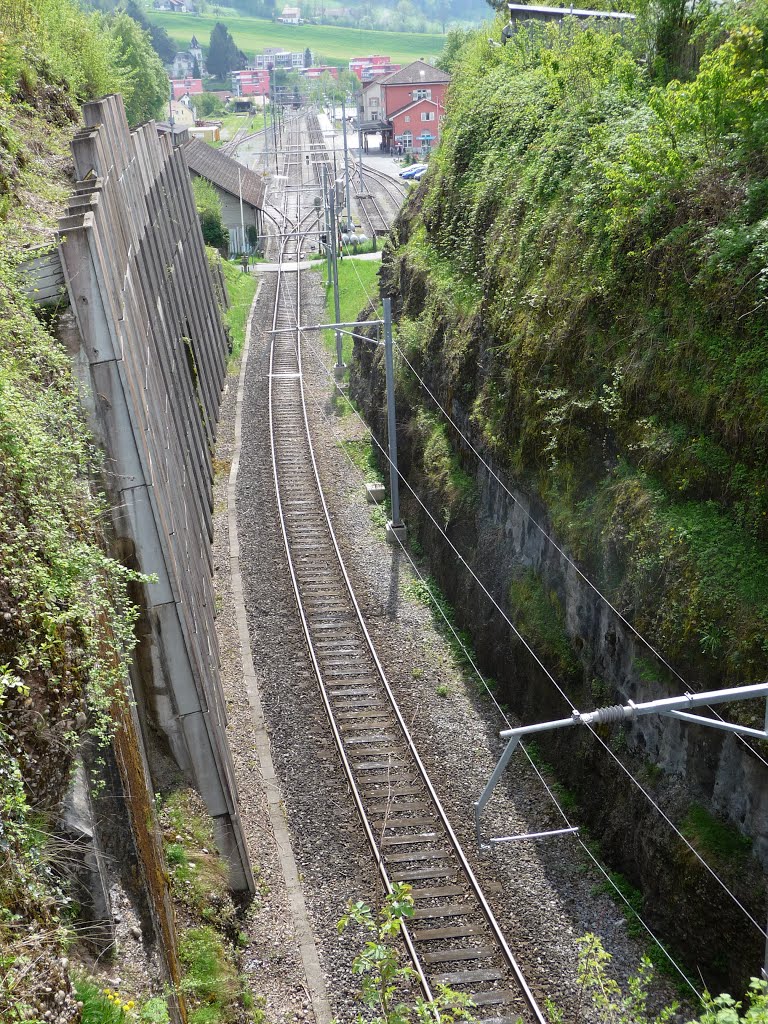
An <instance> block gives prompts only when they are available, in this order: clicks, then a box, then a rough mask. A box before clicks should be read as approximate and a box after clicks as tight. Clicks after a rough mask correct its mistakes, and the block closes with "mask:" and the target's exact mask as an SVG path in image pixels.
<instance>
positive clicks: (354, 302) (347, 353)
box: [312, 257, 379, 365]
mask: <svg viewBox="0 0 768 1024" xmlns="http://www.w3.org/2000/svg"><path fill="white" fill-rule="evenodd" d="M312 269H313V271H315V272H316V273H320V272H323V273H324V269H323V267H322V266H320V267H313V268H312ZM378 274H379V264H378V263H377V262H376V261H375V260H356V259H354V257H346V258H345V259H343V260H339V305H340V308H341V323H353V322H354V321H356V320H357V318H358V315H359V314H360V312H361V310H365V309H368V306H369V304H370V303H371V302H374V303H377V304H378V302H379V281H378ZM325 312H326V316H327V317H328V320H327V321H326V322H327V323H335V322H336V312H335V307H334V301H333V285H332V284H330V283H328V284H327V285H326V289H325ZM368 312H370V310H368ZM377 315H378V314H377ZM366 318H367V314H366ZM323 334H324V340H325V345H326V348H327V349H328V351H329V352H333V353H334V354H335V352H336V337H335V332H334V331H324V332H323ZM353 340H354V339H353V338H351V337H350V335H349V334H343V335H342V353H343V360H344V362H345V363H346V364H347V365H349V362H350V359H351V358H352V344H353Z"/></svg>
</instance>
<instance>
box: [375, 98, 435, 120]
mask: <svg viewBox="0 0 768 1024" xmlns="http://www.w3.org/2000/svg"><path fill="white" fill-rule="evenodd" d="M422 105H431V106H433V107H437V106H438V104H437V102H436V101H435V100H428V99H426V98H424V99H423V100H411V101H410V102H409V103H406V104H405V106H403V107H398V108H397V110H393V111H392V113H391V114H389V115H388V118H387V119H388V120H389V121H392V120H394V118H396V117H399V116H400V114H404V113H405V112H406V110H411V108H412V107H420V106H422Z"/></svg>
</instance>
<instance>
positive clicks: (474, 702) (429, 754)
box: [215, 273, 673, 1021]
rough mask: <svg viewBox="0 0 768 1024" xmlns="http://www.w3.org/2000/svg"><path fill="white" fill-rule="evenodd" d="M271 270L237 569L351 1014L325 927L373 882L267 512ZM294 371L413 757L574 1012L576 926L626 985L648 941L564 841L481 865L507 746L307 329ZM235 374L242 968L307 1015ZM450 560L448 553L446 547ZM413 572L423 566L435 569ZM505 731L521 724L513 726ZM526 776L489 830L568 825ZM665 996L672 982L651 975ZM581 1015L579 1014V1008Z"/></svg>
mask: <svg viewBox="0 0 768 1024" xmlns="http://www.w3.org/2000/svg"><path fill="white" fill-rule="evenodd" d="M303 280H304V293H303V295H304V307H305V308H304V312H303V319H304V321H305V322H311V319H312V317H314V318H315V322H317V321H318V320H320V318H321V317H323V316H324V315H325V313H324V296H323V289H322V286H321V278H320V275H319V274H313V273H305V274H304V275H303ZM274 282H275V275H272V274H269V275H264V281H263V284H262V287H261V290H260V294H259V297H258V300H257V305H256V309H255V315H254V319H253V331H252V334H251V339H250V356H249V360H248V365H247V367H246V372H245V377H244V384H245V386H244V393H243V412H242V445H241V449H240V453H239V455H240V467H239V475H238V485H237V507H236V511H237V524H238V533H239V542H240V551H239V563H240V571H241V574H242V581H243V592H244V598H245V604H246V609H247V615H248V628H249V633H250V641H251V653H252V656H253V663H254V667H255V673H256V683H257V685H258V688H259V692H260V696H261V702H262V704H263V708H264V713H265V718H266V725H267V729H268V731H269V735H270V739H271V748H272V759H273V761H274V766H275V771H276V774H277V779H278V781H279V786H280V791H281V797H282V800H283V801H284V807H285V815H286V819H287V822H288V827H289V831H290V835H291V840H292V845H293V850H294V854H295V858H296V862H297V865H298V870H299V875H300V879H301V882H302V885H303V891H304V899H305V901H306V907H307V912H308V915H309V920H310V922H311V925H312V928H313V931H314V934H315V939H316V943H317V947H318V952H319V956H320V962H321V965H322V970H323V973H324V975H325V979H326V982H327V987H328V995H329V999H330V1003H331V1009H332V1012H333V1014H334V1015H335V1016H336V1017H338V1018H339V1019H340V1020H341V1021H349V1020H352V1019H353V1018H354V1017H355V1016H356V1014H357V1013H358V1012H359V1010H360V1004H359V1003H358V1002H357V1001H356V998H355V993H356V992H357V991H358V990H359V980H358V979H355V978H353V976H352V973H351V970H350V964H351V961H352V958H353V957H354V954H355V952H356V951H357V948H358V944H359V937H358V938H353V937H352V936H350V935H347V934H342V935H341V936H339V935H338V933H337V929H336V922H337V921H338V919H339V917H340V916H341V915H342V913H343V912H344V909H345V907H346V904H347V902H348V901H349V900H350V899H366V900H368V901H373V902H376V901H377V900H378V899H380V896H381V893H380V889H379V884H378V878H377V873H376V870H375V866H374V864H373V860H372V857H371V854H370V851H369V850H368V848H367V845H366V844H365V841H364V838H363V834H362V830H361V828H360V826H359V822H358V819H357V817H356V813H355V810H354V807H353V803H352V799H351V797H350V795H349V792H348V787H347V784H346V780H345V778H344V776H343V773H342V770H341V767H340V763H339V760H338V757H337V754H336V751H335V747H334V745H333V741H332V739H331V738H330V735H329V734H328V730H327V722H326V718H325V712H324V709H323V706H322V703H321V700H320V696H319V692H318V688H317V683H316V681H315V679H314V676H313V673H312V669H311V665H310V662H309V658H308V655H307V653H306V649H305V644H304V639H303V635H302V633H301V629H300V625H299V622H298V617H297V615H296V607H295V600H294V597H293V592H292V589H291V584H290V576H289V573H288V569H287V563H286V557H285V551H284V548H283V540H282V535H281V533H280V528H279V524H278V520H277V510H276V502H275V496H274V480H273V475H272V464H271V455H270V439H269V418H268V405H267V400H268V359H269V335H268V334H267V333H266V332H267V331H268V330H269V328H270V327H271V310H272V303H273V301H274V287H275V284H274ZM304 344H305V349H304V352H305V355H304V376H305V387H306V394H307V403H308V410H309V417H310V424H311V430H312V435H313V440H314V445H315V452H316V456H317V459H318V463H319V466H320V472H321V477H322V481H323V486H324V490H325V494H326V498H327V501H328V504H329V507H330V509H331V514H332V517H333V519H334V524H335V527H336V532H337V537H338V539H339V542H340V545H341V547H342V551H343V554H344V557H345V560H346V564H347V568H348V571H349V572H350V575H351V578H352V581H353V585H354V587H355V589H356V593H357V597H358V600H359V602H360V604H361V607H362V608H363V610H364V613H365V615H366V619H367V623H368V628H369V630H370V632H371V635H372V638H373V640H374V643H375V644H376V647H377V650H378V653H379V656H380V658H381V661H382V663H383V665H384V668H385V671H386V673H387V675H388V677H389V680H390V683H391V685H392V687H393V689H394V692H395V694H396V696H397V697H398V700H399V701H400V703H401V709H402V711H403V714H404V717H405V718H406V721H407V723H408V726H409V728H410V729H411V731H412V734H413V736H414V738H415V740H416V743H417V746H418V749H419V752H420V755H421V757H422V759H423V761H424V763H425V765H426V767H427V770H428V772H429V774H430V777H431V779H432V782H433V784H434V786H435V788H436V790H437V792H438V795H439V796H440V798H441V800H442V801H443V804H444V806H445V808H446V809H447V811H448V814H449V817H450V819H451V822H452V825H453V827H454V829H455V831H456V832H457V835H458V837H459V839H460V841H461V842H462V844H463V846H464V849H465V852H467V853H468V855H469V856H470V860H471V862H472V864H473V867H474V868H475V870H476V871H477V874H478V877H479V878H480V879H481V881H482V883H483V886H484V889H485V892H486V896H487V897H488V899H489V901H490V902H491V905H492V907H493V909H494V911H495V913H496V914H497V916H498V918H499V920H500V922H501V923H502V925H503V927H504V930H505V932H506V935H507V938H508V941H509V943H510V946H511V948H512V950H513V952H514V954H515V955H516V957H517V958H518V960H519V962H520V963H521V965H522V967H523V970H524V973H525V975H526V977H527V979H528V982H529V984H530V986H531V987H532V989H533V990H534V992H535V993H536V994H537V996H538V997H539V998H540V1000H541V1002H542V1004H543V1002H544V999H545V997H549V998H550V999H552V1001H553V1002H554V1003H555V1004H556V1005H557V1006H559V1007H561V1008H562V1009H563V1010H564V1013H565V1017H564V1019H565V1020H574V1019H577V1017H576V1014H577V1005H578V1003H579V998H580V993H579V984H578V981H577V973H576V964H577V947H576V942H575V940H576V937H577V936H580V935H583V934H584V933H586V932H588V931H592V932H595V933H597V934H599V935H600V936H601V938H602V940H603V942H604V944H605V946H606V948H607V949H608V950H610V952H611V953H612V954H613V957H614V959H613V963H612V969H614V970H615V973H616V975H617V976H618V977H619V978H620V979H621V978H625V977H626V975H627V973H628V972H631V971H632V970H634V969H635V968H636V966H637V964H638V961H639V959H640V956H641V955H642V952H643V950H644V946H643V945H642V944H641V943H639V942H637V941H636V940H634V939H633V938H631V937H630V936H629V935H628V934H627V927H626V922H625V919H624V916H623V914H622V913H621V911H620V909H619V908H618V907H617V906H616V904H615V903H614V902H613V901H612V900H611V899H609V898H608V897H607V896H606V895H605V894H604V893H602V892H601V891H598V889H599V887H600V881H601V880H600V878H599V876H597V875H596V873H595V872H594V871H592V870H589V869H587V868H585V864H584V861H585V856H584V854H583V851H582V850H581V847H580V846H579V844H578V842H577V841H576V840H575V838H574V837H573V836H565V837H562V838H553V839H548V840H545V841H540V842H536V841H523V842H517V843H514V844H508V845H505V846H503V847H500V848H496V849H495V850H494V851H493V853H492V854H490V855H488V856H484V857H482V858H478V856H477V854H476V848H475V841H474V829H473V821H472V803H473V801H474V800H476V799H477V796H478V795H479V793H480V792H481V790H482V788H483V786H484V785H485V783H486V781H487V779H488V776H489V775H490V772H491V770H492V768H493V766H494V764H495V761H496V759H497V757H498V754H499V753H500V750H501V741H500V740H499V739H498V731H499V729H500V728H503V722H502V721H501V719H500V718H499V716H498V713H497V712H495V710H494V708H493V706H492V704H490V702H488V701H486V700H484V699H483V698H482V696H481V695H480V693H479V692H478V687H477V685H476V684H475V683H472V682H471V681H468V680H467V679H465V676H464V673H463V672H462V671H461V670H460V669H459V668H458V667H457V666H456V664H455V662H454V659H453V657H452V654H451V650H450V647H449V646H448V644H447V643H446V641H445V639H444V638H443V637H442V636H441V635H440V633H439V632H438V631H437V630H436V628H435V626H434V623H433V618H432V613H431V611H430V609H429V608H428V607H427V606H425V604H424V603H423V602H422V601H421V600H419V599H418V598H417V597H416V596H414V594H415V591H416V589H417V588H414V586H413V581H414V579H415V578H416V577H415V576H414V573H413V571H412V569H411V566H410V564H409V562H408V559H407V558H406V557H405V555H404V554H403V553H402V552H400V551H399V550H393V549H392V548H391V547H390V546H388V545H387V544H386V542H385V538H384V531H383V529H382V528H381V526H380V525H379V523H380V516H373V517H372V515H371V511H370V506H369V505H367V504H366V501H365V495H364V482H363V480H362V477H361V476H360V473H359V471H358V470H357V468H356V467H355V466H354V465H353V464H352V463H351V462H350V460H349V459H348V458H347V456H346V454H345V451H344V449H343V448H342V447H341V444H340V442H341V441H349V440H360V439H364V438H365V437H366V436H367V435H366V431H365V428H364V427H363V426H362V424H361V423H360V421H359V420H358V419H357V417H356V416H355V415H353V414H349V415H340V410H341V409H342V408H343V406H344V403H343V401H340V400H338V399H334V400H332V389H333V383H332V377H333V373H332V364H333V359H332V357H331V356H329V355H327V354H326V353H325V352H324V351H322V350H321V349H320V347H319V346H320V342H319V340H318V339H316V338H314V337H309V339H308V340H307V341H306V342H305V343H304ZM236 392H237V378H236V377H235V376H230V378H229V379H228V384H227V391H226V393H225V396H224V401H223V405H222V416H221V422H220V426H219V438H218V443H217V459H218V460H219V461H218V465H219V467H221V472H220V473H219V474H218V476H217V481H216V491H215V527H216V540H215V562H216V587H217V597H218V601H219V605H220V608H219V620H218V627H219V641H220V645H221V651H222V662H223V677H224V685H225V691H226V698H227V708H228V712H229V716H230V725H229V735H230V742H231V744H232V748H233V757H234V761H235V766H236V771H237V777H238V785H239V788H240V796H241V803H242V816H243V820H244V823H245V827H246V832H247V836H248V841H249V844H250V847H251V852H252V855H253V858H254V860H255V861H256V862H257V864H258V871H259V879H260V886H261V891H260V894H259V897H258V899H257V901H256V903H255V904H254V908H253V910H252V911H251V913H250V916H249V922H248V945H247V947H246V950H245V954H244V962H245V968H246V971H247V975H248V978H249V981H250V983H251V985H252V987H253V990H254V992H255V993H256V994H260V995H262V996H263V997H264V999H265V1002H266V1005H265V1009H266V1012H267V1017H268V1019H270V1020H311V1019H313V1017H314V1015H313V1012H312V1002H311V999H310V997H309V992H308V990H307V987H306V981H305V977H304V970H303V965H302V961H301V957H300V955H299V951H298V947H297V939H296V934H295V930H294V926H293V922H292V921H291V917H290V911H289V906H290V901H289V898H288V894H287V891H286V888H285V881H284V877H283V872H282V869H281V866H280V862H279V859H278V854H277V848H276V844H275V840H274V836H273V834H272V831H271V828H270V825H269V815H268V812H267V800H266V794H265V789H264V785H263V782H262V779H261V776H260V771H259V765H258V760H257V758H256V755H255V753H254V749H255V738H254V733H253V721H252V713H251V705H250V704H249V700H248V694H247V691H246V687H245V685H244V682H243V673H242V663H241V658H240V647H239V640H238V634H237V627H236V621H235V611H234V605H233V603H232V594H231V585H230V579H229V567H230V554H229V547H228V540H227V516H226V513H227V508H226V486H227V475H228V470H229V464H230V461H231V459H232V457H233V447H232V446H233V437H234V422H235V406H236V397H237V395H236ZM446 557H447V556H446ZM422 571H423V572H424V573H425V574H426V573H427V572H428V569H426V568H424V569H422ZM513 724H514V723H513ZM562 824H563V823H562V819H561V818H560V817H559V815H557V813H556V811H555V810H554V809H553V805H552V804H551V802H550V801H549V798H548V797H547V794H546V792H545V791H544V790H543V788H542V786H541V783H540V781H539V780H538V778H537V777H536V775H535V774H534V772H533V771H532V770H531V769H530V768H529V767H527V766H526V765H525V764H524V763H523V761H522V759H515V760H513V764H512V765H511V766H510V769H509V771H508V775H507V780H506V782H505V784H504V785H503V786H500V787H499V790H498V791H497V794H496V795H495V796H494V798H493V801H492V803H491V804H490V805H489V809H488V813H487V819H486V825H485V827H486V828H487V830H488V834H491V835H509V834H512V833H518V832H526V833H527V832H538V831H542V830H544V829H547V828H556V827H561V825H562ZM658 987H659V990H660V992H659V994H660V996H661V997H662V999H663V1001H665V1002H670V1001H672V998H673V993H672V992H671V991H670V990H669V987H668V986H667V985H666V984H664V983H661V984H660V985H659V986H658ZM580 1019H584V1020H587V1019H589V1017H588V1016H584V1015H583V1014H582V1017H581V1018H580Z"/></svg>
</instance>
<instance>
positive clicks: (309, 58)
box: [304, 47, 312, 68]
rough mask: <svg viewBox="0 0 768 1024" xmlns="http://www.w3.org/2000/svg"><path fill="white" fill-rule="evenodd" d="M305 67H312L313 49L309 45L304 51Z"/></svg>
mask: <svg viewBox="0 0 768 1024" xmlns="http://www.w3.org/2000/svg"><path fill="white" fill-rule="evenodd" d="M304 67H305V68H311V67H312V51H311V50H310V48H309V47H307V48H306V50H305V51H304Z"/></svg>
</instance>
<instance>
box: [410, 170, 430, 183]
mask: <svg viewBox="0 0 768 1024" xmlns="http://www.w3.org/2000/svg"><path fill="white" fill-rule="evenodd" d="M428 170H429V168H428V167H420V168H419V169H418V171H416V173H415V174H412V175H411V181H421V179H422V178H423V177H424V175H425V174H426V173H427V171H428Z"/></svg>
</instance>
